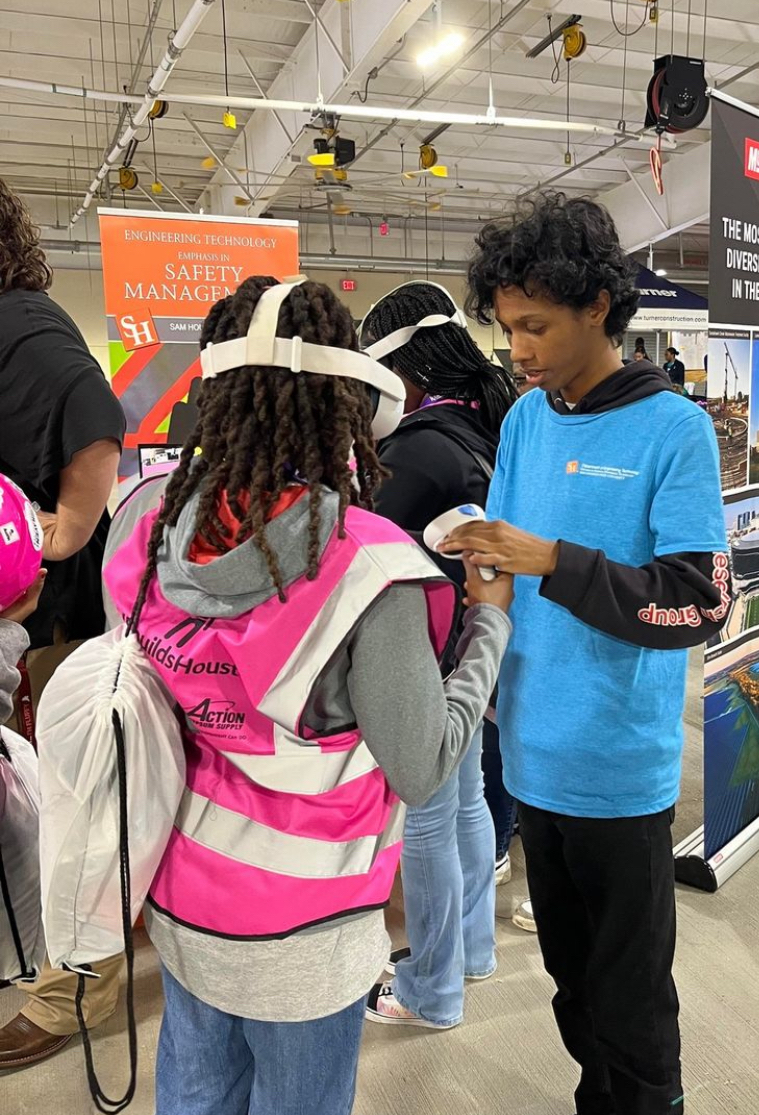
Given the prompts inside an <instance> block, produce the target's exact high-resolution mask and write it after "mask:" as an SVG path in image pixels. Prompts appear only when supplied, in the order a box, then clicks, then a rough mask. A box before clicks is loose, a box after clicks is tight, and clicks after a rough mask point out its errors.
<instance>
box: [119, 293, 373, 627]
mask: <svg viewBox="0 0 759 1115" xmlns="http://www.w3.org/2000/svg"><path fill="white" fill-rule="evenodd" d="M276 285H277V280H276V279H273V278H266V277H260V276H256V277H253V278H250V279H246V280H245V282H244V283H242V285H241V286H240V287H239V289H238V290H237V291H236V293H235V294H233V295H231V296H230V297H228V298H223V299H222V300H221V301H220V302H217V303H216V305H215V306H214V307H213V309H212V310H211V312H210V313H209V315H208V317H207V318H206V320H205V324H204V326H203V332H202V334H201V340H200V345H201V348H205V347H206V345H207V344H209V342H213V343H214V344H218V343H220V342H222V341H228V340H231V339H233V338H235V337H244V336H245V335H246V333H247V331H248V326H249V325H250V321H251V318H252V317H253V312H254V310H255V308H256V306H257V305H258V301H259V299H260V298H261V295H262V294H263V293H264V291H266V290H268V289H269V287H272V286H276ZM277 336H278V337H285V338H287V337H302V338H303V340H304V341H306V342H309V343H310V344H318V345H329V346H332V347H334V348H346V349H352V350H353V351H356V350H357V349H358V340H357V338H356V331H355V329H354V326H353V320H352V318H351V315H350V312H349V311H348V310H347V309H346V307H345V306H343V304H342V303H341V302H340V301H339V300H338V299H337V298H336V296H335V295H334V294H333V293H332V291H331V290H329V288H328V287H326V286H323V285H322V284H321V283H313V282H307V283H304V284H303V285H302V286H299V287H295V288H294V290H293V291H292V293H291V294H290V296H289V298H288V299H287V301H286V302H284V303H283V305H282V308H281V309H280V311H279V321H278V325H277ZM372 417H373V408H372V403H371V398H370V394H369V391H368V389H367V388H366V387H365V386H364V385H363V384H361V383H359V382H358V381H357V380H352V379H347V378H343V377H341V376H322V375H315V374H313V373H310V372H309V373H301V374H298V375H295V374H293V373H292V372H290V371H286V370H284V369H281V368H269V367H243V368H239V369H234V370H231V371H228V372H224V373H223V374H222V375H220V376H217V377H216V378H214V379H209V380H207V381H206V382H205V383H204V384H203V387H202V390H201V392H200V396H199V399H198V421H197V425H196V427H195V430H194V432H193V433H192V435H191V437H190V438H189V440H188V441H187V443H186V445H185V446H184V448H183V450H182V455H181V458H180V463H179V465H178V467H177V468H176V470H175V471H174V472H173V473H172V475H171V479H170V480H169V483H168V485H167V487H166V494H165V496H164V500H163V504H162V506H161V511H160V514H159V515H158V517H157V519H156V521H155V524H154V526H153V530H152V532H151V535H150V540H149V542H148V563H147V567H146V569H145V574H144V576H143V578H142V583H141V584H140V589H139V593H138V596H137V601H136V603H135V608H134V612H133V616H132V620H131V621H130V627H131V628H134V627H135V626H136V624H137V622H138V620H139V615H140V612H141V610H142V607H143V605H144V603H145V597H146V595H147V590H148V587H149V585H150V582H151V580H152V578H153V576H154V575H155V571H156V567H157V563H158V553H159V550H160V548H161V544H162V541H163V534H164V528H165V527H172V526H175V525H176V523H177V521H178V519H179V515H180V513H181V511H182V508H183V507H184V505H185V504H186V503H187V501H188V500H189V499H190V497H191V496H192V495H193V494H194V493H195V492H196V491H198V490H200V500H199V504H198V513H197V519H196V526H197V530H198V531H199V532H200V534H201V536H202V537H203V538H205V539H206V540H207V541H208V542H210V543H211V545H212V546H215V547H217V548H218V549H219V550H221V551H222V552H224V551H225V550H228V549H231V548H232V546H235V545H239V543H241V542H244V541H246V540H247V539H249V538H253V539H254V541H255V543H256V545H257V546H258V548H259V550H260V551H261V553H262V554H263V555H264V557H265V558H266V563H267V565H268V568H269V572H270V574H271V579H272V582H273V584H274V586H275V587H276V589H277V593H278V595H279V598H280V600H281V601H282V602H283V603H284V602H285V601H286V595H285V591H284V585H283V582H282V577H281V573H280V568H279V562H278V561H277V555H276V554H275V553H274V552H273V550H272V549H271V547H270V545H269V542H268V539H267V537H266V522H267V516H268V514H269V512H270V510H271V508H272V507H273V506H274V504H275V503H276V501H277V500H278V499H279V497H280V496H281V495H282V493H283V492H284V490H285V489H286V488H287V486H288V484H290V483H292V481H293V479H294V478H296V477H297V479H298V480H301V481H302V482H303V483H304V484H306V485H307V486H308V489H309V493H310V494H309V500H310V524H309V532H310V533H309V553H308V572H307V576H308V578H309V579H310V580H314V579H315V578H316V577H317V575H318V572H319V530H320V526H321V517H320V508H321V503H322V497H323V493H324V489H325V488H331V489H332V490H333V491H335V492H337V493H338V495H339V497H340V503H339V515H338V531H339V536H340V537H341V538H343V537H345V514H346V511H347V509H348V507H349V506H350V505H351V504H354V505H358V506H361V507H365V508H368V509H370V510H371V508H372V507H373V500H374V493H375V491H376V490H377V488H378V487H379V484H380V482H381V480H382V479H383V478H384V477H385V476H386V475H387V473H386V471H385V470H384V469H383V468H382V466H381V465H380V463H379V460H378V458H377V454H376V452H375V449H374V440H373V437H372V428H371V427H372ZM351 446H352V447H353V452H354V456H355V461H356V472H355V474H354V473H353V471H352V470H351V467H350V463H349V461H350V451H351ZM197 449H200V450H201V455H200V456H199V457H198V458H197V460H195V456H196V450H197ZM354 475H355V482H354ZM223 493H226V494H227V498H228V500H229V505H230V507H231V509H232V511H233V512H234V514H235V516H236V517H237V519H238V520H239V521H240V524H241V525H240V528H239V530H238V531H237V534H236V536H235V537H234V538H232V537H231V536H230V531H229V529H228V528H227V527H226V526H225V524H224V523H223V522H222V521H221V519H220V517H219V500H220V497H221V495H222V494H223ZM245 494H247V496H248V497H249V500H247V499H244V495H245Z"/></svg>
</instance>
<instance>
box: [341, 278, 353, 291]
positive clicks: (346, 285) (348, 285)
mask: <svg viewBox="0 0 759 1115" xmlns="http://www.w3.org/2000/svg"><path fill="white" fill-rule="evenodd" d="M340 285H341V286H342V288H343V290H344V291H346V292H348V291H351V290H355V289H356V280H355V279H343V281H342V283H341V284H340Z"/></svg>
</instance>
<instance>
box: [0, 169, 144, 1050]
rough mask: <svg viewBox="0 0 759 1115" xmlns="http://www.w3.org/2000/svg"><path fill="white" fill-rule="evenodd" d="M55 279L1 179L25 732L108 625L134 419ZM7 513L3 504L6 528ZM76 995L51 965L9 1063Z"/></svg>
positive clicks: (5, 356)
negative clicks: (21, 540) (40, 579)
mask: <svg viewBox="0 0 759 1115" xmlns="http://www.w3.org/2000/svg"><path fill="white" fill-rule="evenodd" d="M51 282H52V271H51V269H50V267H49V266H48V264H47V261H46V260H45V256H44V253H43V252H42V249H41V248H40V243H39V232H38V230H37V229H36V228H35V227H34V225H33V223H32V220H31V217H30V214H29V213H28V211H27V210H26V208H25V206H24V204H23V202H22V201H21V200H20V199H19V198H18V197H17V196H16V195H15V194H14V193H13V192H12V191H11V190H10V189H9V188H8V186H7V185H6V183H5V182H3V181H2V179H0V472H2V473H3V474H5V475H6V476H7V477H9V478H10V479H11V480H13V481H14V482H15V484H16V485H18V487H19V488H20V489H22V490H23V492H24V493H25V495H26V496H27V497H28V499H29V500H30V501H33V502H34V503H35V504H37V505H38V506H39V507H40V508H41V510H40V513H39V524H40V526H41V529H42V534H43V545H42V557H43V558H44V561H45V564H46V566H47V568H48V572H47V576H46V578H45V580H44V583H40V585H39V586H38V587H39V592H38V593H37V597H38V600H37V603H38V606H37V607H35V608H31V609H29V610H28V611H27V610H26V607H25V605H24V603H23V601H22V602H21V604H20V605H13V606H12V612H13V618H14V619H15V620H16V621H18V622H21V623H23V627H24V629H25V631H26V635H23V633H22V629H21V628H18V627H16V625H15V623H14V628H15V631H14V633H13V636H12V637H11V644H10V647H9V648H8V653H9V654H12V653H15V649H16V648H19V647H20V649H19V655H18V657H21V656H22V655H23V656H24V660H25V662H24V670H23V672H22V675H21V676H22V677H23V682H22V684H21V688H20V689H19V691H18V693H17V695H16V713H15V716H14V717H13V718H12V720H11V724H10V725H9V726H10V727H12V728H15V729H16V730H18V731H19V732H20V734H22V735H25V736H26V738H27V739H32V738H33V735H34V710H35V707H36V705H37V702H38V701H39V698H40V695H41V693H42V690H43V689H44V687H45V685H46V684H47V682H48V681H49V679H50V677H51V676H52V673H53V671H54V670H55V669H56V667H57V666H58V665H59V664H60V662H61V661H62V660H63V658H65V657H66V655H67V654H69V653H70V652H71V651H72V650H74V649H75V647H76V646H77V645H78V643H79V641H80V640H82V639H87V638H90V637H91V636H94V635H98V634H100V633H102V631H103V630H104V626H105V616H104V613H103V603H102V592H101V583H100V577H101V566H102V559H103V550H104V547H105V538H106V535H107V533H108V524H109V520H108V515H107V513H106V503H107V500H108V498H109V496H110V494H111V491H112V488H113V485H114V482H115V480H116V472H117V469H118V462H119V458H120V454H121V445H122V442H123V437H124V429H125V422H124V414H123V411H122V409H121V405H120V403H119V401H118V399H116V397H115V395H114V394H113V392H112V391H111V389H110V387H109V385H108V383H107V381H106V379H105V376H104V375H103V373H102V371H101V369H100V366H99V365H98V363H97V361H96V360H95V359H94V357H93V356H92V355H91V353H90V352H89V350H88V348H87V345H86V343H85V340H84V338H83V337H82V335H81V333H80V332H79V330H78V329H77V327H76V325H75V324H74V322H73V321H72V320H71V318H70V317H69V316H68V314H66V313H65V311H64V310H63V309H62V308H61V307H60V306H58V305H57V304H56V303H55V302H54V301H53V299H52V298H50V296H49V295H48V294H47V290H48V288H49V287H50V285H51ZM6 521H7V520H6V519H5V518H3V516H2V514H1V513H0V528H2V526H3V524H4V523H5V522H6ZM1 545H2V543H0V546H1ZM3 575H4V571H3ZM31 591H32V592H36V591H37V590H36V588H35V589H33V590H31ZM28 602H29V598H27V603H28ZM20 641H21V643H22V644H23V645H20ZM27 648H28V649H27ZM11 668H12V669H13V670H14V671H15V662H11ZM14 688H15V686H14ZM20 714H23V715H20ZM120 971H121V959H120V958H119V957H115V958H112V959H111V960H109V961H106V962H105V963H104V964H103V965H99V966H98V974H99V975H100V979H99V980H96V981H93V984H92V986H91V987H88V990H87V994H86V995H85V998H84V1012H85V1016H86V1018H87V1022H88V1025H89V1026H90V1027H92V1026H96V1025H98V1024H99V1023H100V1022H103V1021H104V1020H105V1019H106V1018H108V1017H109V1016H110V1015H111V1014H112V1013H113V1012H114V1010H115V1009H116V1004H117V1000H118V993H119V976H120ZM75 993H76V979H75V977H73V976H71V975H70V974H69V973H67V972H54V971H52V969H50V967H49V965H47V964H46V965H45V967H44V970H43V973H42V976H41V978H40V980H39V981H38V982H37V983H35V984H30V985H29V986H28V988H27V995H28V998H27V1002H26V1005H25V1006H24V1007H23V1009H22V1011H21V1013H20V1014H19V1015H17V1016H16V1017H15V1018H13V1019H11V1020H10V1021H9V1022H6V1024H5V1025H3V1026H0V1070H2V1069H10V1068H26V1067H28V1066H30V1065H32V1064H34V1063H35V1062H37V1061H40V1060H42V1059H43V1058H45V1057H48V1056H50V1054H52V1053H55V1052H56V1051H57V1050H58V1049H60V1048H62V1046H63V1045H65V1044H66V1042H67V1041H68V1040H69V1039H70V1037H71V1036H72V1035H73V1034H75V1033H76V1032H77V1030H78V1025H77V1020H76V1009H75Z"/></svg>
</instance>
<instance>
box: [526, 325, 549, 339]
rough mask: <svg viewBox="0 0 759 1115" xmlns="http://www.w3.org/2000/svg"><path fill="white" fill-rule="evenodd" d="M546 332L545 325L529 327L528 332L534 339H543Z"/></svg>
mask: <svg viewBox="0 0 759 1115" xmlns="http://www.w3.org/2000/svg"><path fill="white" fill-rule="evenodd" d="M545 331H546V327H545V325H528V326H527V332H528V333H529V334H531V336H533V337H542V336H543V334H544V333H545Z"/></svg>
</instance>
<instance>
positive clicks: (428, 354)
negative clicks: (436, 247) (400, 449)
mask: <svg viewBox="0 0 759 1115" xmlns="http://www.w3.org/2000/svg"><path fill="white" fill-rule="evenodd" d="M454 309H455V303H454V301H453V299H452V298H451V296H450V295H449V294H447V293H446V292H445V291H444V290H442V289H441V288H440V287H438V286H435V285H433V284H432V283H424V282H419V283H407V284H406V285H405V286H402V287H400V288H399V289H398V290H396V291H394V292H393V293H392V294H389V295H388V296H387V297H386V298H383V299H382V300H381V301H380V302H378V303H377V305H376V306H374V307H373V309H372V310H370V312H369V314H368V315H367V317H366V320H365V322H364V330H363V334H362V338H361V340H362V343H363V345H364V346H366V345H368V344H371V343H373V342H374V341H380V340H382V338H383V337H387V336H388V335H389V334H390V333H394V332H395V331H396V329H402V328H403V327H404V326H407V325H416V324H417V323H418V322H420V321H421V320H422V319H423V318H425V317H428V316H429V315H431V314H441V313H442V314H446V315H450V314H451V313H452V312H453V311H454ZM387 359H388V362H390V361H392V364H393V366H394V367H395V368H397V370H398V371H399V372H400V373H401V375H403V376H405V377H406V379H408V380H410V381H411V383H413V384H414V385H415V386H416V387H419V388H420V389H421V390H423V391H425V392H426V393H427V394H428V395H436V396H439V397H441V398H446V399H456V400H460V401H462V402H473V403H478V404H479V407H480V414H481V416H482V422H483V425H484V426H485V427H486V428H487V429H488V430H491V431H492V432H493V433H497V432H498V431H499V430H500V428H501V423H502V422H503V420H504V418H505V417H506V412H507V411H508V410H509V408H510V407H511V405H512V403H514V402H516V400H517V397H518V396H517V390H516V386H515V385H514V382H513V380H512V379H511V377H510V376H508V375H507V374H506V372H504V371H503V370H501V369H500V368H497V367H496V366H495V365H494V364H491V363H490V361H489V360H488V359H487V358H486V356H485V355H484V353H483V352H482V351H481V350H480V349H479V347H478V346H477V344H476V343H475V342H474V340H473V339H472V337H471V335H470V334H469V332H468V330H466V329H462V328H461V326H458V325H454V324H453V323H452V322H450V323H448V324H446V325H439V326H434V327H432V328H430V329H420V330H419V331H418V332H416V333H415V334H414V336H413V337H412V338H411V340H410V341H408V342H407V343H406V344H405V345H403V347H402V348H399V349H396V351H395V352H393V353H391V354H390V355H389V356H388V358H387Z"/></svg>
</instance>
